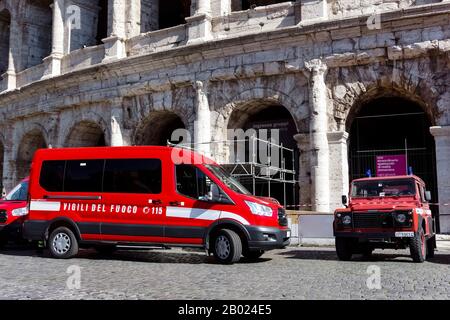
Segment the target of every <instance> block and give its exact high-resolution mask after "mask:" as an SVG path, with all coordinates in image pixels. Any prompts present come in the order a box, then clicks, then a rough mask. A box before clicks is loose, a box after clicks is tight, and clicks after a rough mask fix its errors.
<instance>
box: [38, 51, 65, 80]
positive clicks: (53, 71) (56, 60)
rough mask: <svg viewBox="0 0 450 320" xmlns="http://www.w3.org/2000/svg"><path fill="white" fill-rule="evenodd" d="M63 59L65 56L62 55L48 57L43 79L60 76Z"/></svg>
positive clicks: (55, 54)
mask: <svg viewBox="0 0 450 320" xmlns="http://www.w3.org/2000/svg"><path fill="white" fill-rule="evenodd" d="M62 58H63V54H60V53H52V54H51V55H49V56H48V57H45V58H44V59H43V60H44V64H46V65H47V67H46V69H45V72H44V76H43V77H42V79H48V78H52V77H55V76H59V75H60V74H61V61H62Z"/></svg>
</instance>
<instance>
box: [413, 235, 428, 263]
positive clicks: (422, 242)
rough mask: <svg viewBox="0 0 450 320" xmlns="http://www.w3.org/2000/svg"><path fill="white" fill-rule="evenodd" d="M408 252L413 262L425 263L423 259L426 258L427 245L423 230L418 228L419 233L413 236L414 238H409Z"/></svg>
mask: <svg viewBox="0 0 450 320" xmlns="http://www.w3.org/2000/svg"><path fill="white" fill-rule="evenodd" d="M409 251H410V252H411V257H412V259H413V261H414V262H424V261H425V257H426V256H427V244H426V239H425V231H424V230H423V228H420V229H419V232H417V233H416V234H415V235H414V238H411V240H410V243H409Z"/></svg>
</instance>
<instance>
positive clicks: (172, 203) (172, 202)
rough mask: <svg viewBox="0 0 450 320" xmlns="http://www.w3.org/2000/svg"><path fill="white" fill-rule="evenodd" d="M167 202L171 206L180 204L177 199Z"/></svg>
mask: <svg viewBox="0 0 450 320" xmlns="http://www.w3.org/2000/svg"><path fill="white" fill-rule="evenodd" d="M169 204H170V205H171V206H174V207H179V206H181V202H179V201H171V202H169Z"/></svg>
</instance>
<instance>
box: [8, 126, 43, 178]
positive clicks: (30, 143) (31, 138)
mask: <svg viewBox="0 0 450 320" xmlns="http://www.w3.org/2000/svg"><path fill="white" fill-rule="evenodd" d="M45 137H46V133H45V131H43V130H42V129H40V128H39V126H35V128H33V129H31V130H30V131H28V132H27V133H25V134H24V135H23V136H22V138H21V140H20V144H19V147H18V151H17V160H16V182H18V181H20V180H21V179H23V178H25V177H27V176H28V174H29V170H30V165H31V161H32V160H33V156H34V153H35V152H36V151H37V150H38V149H43V148H47V140H46V138H45Z"/></svg>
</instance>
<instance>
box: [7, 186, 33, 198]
mask: <svg viewBox="0 0 450 320" xmlns="http://www.w3.org/2000/svg"><path fill="white" fill-rule="evenodd" d="M27 196H28V182H22V183H20V184H19V185H17V186H16V187H15V188H14V189H13V190H12V191H11V192H10V193H8V195H7V196H6V197H5V200H6V201H27Z"/></svg>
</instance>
